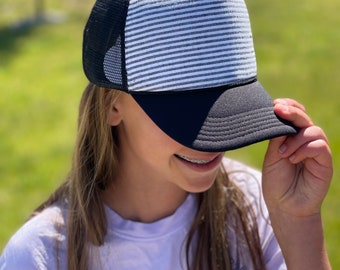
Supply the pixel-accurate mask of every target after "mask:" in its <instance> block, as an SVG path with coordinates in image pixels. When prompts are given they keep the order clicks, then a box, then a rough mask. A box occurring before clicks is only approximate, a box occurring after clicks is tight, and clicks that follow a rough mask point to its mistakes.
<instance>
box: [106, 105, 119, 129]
mask: <svg viewBox="0 0 340 270" xmlns="http://www.w3.org/2000/svg"><path fill="white" fill-rule="evenodd" d="M119 108H120V106H119V102H117V101H116V102H114V103H113V104H112V105H111V107H110V110H109V116H108V119H107V121H108V124H109V125H111V126H118V125H119V124H120V122H121V121H122V116H121V112H120V110H119Z"/></svg>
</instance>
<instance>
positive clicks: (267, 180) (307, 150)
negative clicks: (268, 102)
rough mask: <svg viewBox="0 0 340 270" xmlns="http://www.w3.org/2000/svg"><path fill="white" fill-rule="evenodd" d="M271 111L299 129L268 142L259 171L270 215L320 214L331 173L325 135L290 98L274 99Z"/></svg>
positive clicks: (330, 161)
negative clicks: (261, 167)
mask: <svg viewBox="0 0 340 270" xmlns="http://www.w3.org/2000/svg"><path fill="white" fill-rule="evenodd" d="M274 111H275V113H276V114H277V115H278V116H279V117H281V118H283V119H285V120H287V121H290V122H292V123H293V124H294V125H295V126H296V127H298V128H299V129H300V130H299V132H298V134H296V135H294V136H283V137H279V138H275V139H272V140H271V141H270V142H269V146H268V149H267V153H266V156H265V160H264V164H263V171H262V172H263V193H264V198H265V201H266V204H267V207H268V210H269V213H275V214H278V213H282V214H284V215H288V216H294V217H308V216H312V215H315V214H320V208H321V204H322V202H323V200H324V198H325V196H326V193H327V191H328V188H329V185H330V181H331V178H332V174H333V169H332V157H331V150H330V148H329V145H328V141H327V138H326V135H325V134H324V132H323V131H322V129H320V128H319V127H317V126H315V125H314V124H313V122H312V120H311V119H310V118H309V117H308V115H307V114H306V111H305V108H304V107H303V106H302V105H301V104H299V103H298V102H296V101H294V100H292V99H277V100H275V101H274Z"/></svg>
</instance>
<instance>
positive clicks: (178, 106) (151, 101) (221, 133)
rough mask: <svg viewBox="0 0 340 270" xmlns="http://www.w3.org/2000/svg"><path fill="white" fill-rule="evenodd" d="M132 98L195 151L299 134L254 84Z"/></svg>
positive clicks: (235, 146) (223, 149)
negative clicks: (277, 112)
mask: <svg viewBox="0 0 340 270" xmlns="http://www.w3.org/2000/svg"><path fill="white" fill-rule="evenodd" d="M131 95H132V96H133V97H134V99H135V100H136V101H137V103H138V104H139V105H140V106H141V107H142V108H143V110H144V111H145V112H146V114H147V115H148V116H149V117H150V118H151V119H152V120H153V121H154V122H155V124H156V125H157V126H158V127H159V128H160V129H162V130H163V131H164V132H165V133H166V134H167V135H169V136H170V137H171V138H173V139H174V140H175V141H177V142H179V143H180V144H182V145H184V146H187V147H189V148H192V149H196V150H199V151H207V152H220V151H227V150H233V149H236V148H241V147H244V146H247V145H250V144H253V143H257V142H260V141H264V140H267V139H271V138H274V137H279V136H283V135H291V134H296V132H297V128H295V127H294V126H293V125H292V124H291V123H289V122H287V121H284V120H283V119H280V118H279V117H277V116H276V115H275V113H274V110H273V101H272V99H271V97H270V96H269V95H268V93H267V92H266V90H265V89H264V88H263V87H262V85H261V84H260V83H259V82H258V81H254V82H252V83H248V84H245V85H241V86H237V87H233V88H229V89H226V88H225V87H219V88H216V89H205V90H202V91H198V90H195V91H184V92H172V93H169V92H167V93H157V94H156V93H152V94H146V93H132V94H131Z"/></svg>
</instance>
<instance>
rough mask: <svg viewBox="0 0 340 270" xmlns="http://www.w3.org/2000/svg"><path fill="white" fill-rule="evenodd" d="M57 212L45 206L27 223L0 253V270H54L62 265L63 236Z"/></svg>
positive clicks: (63, 263) (63, 256) (63, 262)
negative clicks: (44, 208) (45, 208)
mask: <svg viewBox="0 0 340 270" xmlns="http://www.w3.org/2000/svg"><path fill="white" fill-rule="evenodd" d="M58 219H59V216H58V211H55V209H47V210H45V211H44V212H43V213H40V214H39V215H37V216H36V217H34V218H32V219H31V220H29V221H28V222H26V223H25V224H24V225H23V226H22V227H21V228H20V229H19V230H18V231H17V232H16V233H15V234H14V235H13V236H12V238H11V239H10V240H9V242H8V243H7V245H6V247H5V248H4V250H3V252H2V254H1V256H0V270H13V269H16V270H35V269H37V270H38V269H39V270H47V269H48V270H51V269H52V270H53V269H58V268H59V269H66V268H65V267H63V266H65V252H64V251H65V248H64V245H65V235H64V234H63V233H62V231H63V230H64V229H63V226H62V225H61V224H60V223H59V222H57V220H58Z"/></svg>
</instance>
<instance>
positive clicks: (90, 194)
mask: <svg viewBox="0 0 340 270" xmlns="http://www.w3.org/2000/svg"><path fill="white" fill-rule="evenodd" d="M119 93H120V92H119V91H117V90H112V89H106V88H101V87H97V86H95V85H93V84H91V83H90V84H89V85H88V86H87V88H86V89H85V91H84V93H83V96H82V99H81V102H80V108H79V118H78V134H77V140H76V145H75V150H74V155H73V161H72V168H71V170H70V173H69V175H68V177H67V179H66V180H65V182H64V183H62V184H61V185H60V187H59V188H58V189H57V190H56V191H55V192H54V193H53V194H52V195H51V196H50V197H49V199H48V200H46V201H45V202H44V203H43V204H41V205H40V206H39V207H38V208H37V209H36V211H35V212H34V214H37V213H39V212H40V211H42V210H43V209H44V208H46V207H48V206H49V205H51V204H53V203H55V202H57V201H60V200H65V201H66V203H67V208H68V217H67V225H66V226H67V239H68V240H67V241H68V242H67V265H68V269H69V270H77V269H89V268H90V267H89V266H90V265H91V264H92V263H91V262H92V261H93V260H92V258H91V254H90V251H89V245H88V244H89V243H90V244H91V245H92V246H101V245H103V243H104V238H105V235H106V231H107V223H106V216H105V212H104V208H103V202H102V200H101V192H102V189H105V187H106V186H107V185H108V184H109V182H110V181H112V180H113V179H114V178H115V175H114V174H115V171H116V168H117V159H118V157H117V147H118V146H117V140H118V138H117V135H116V132H115V128H113V127H111V126H110V125H109V124H108V121H107V116H108V111H109V110H110V108H111V106H112V104H113V102H114V101H115V100H116V99H117V98H118V96H119ZM198 200H199V209H198V212H197V216H196V218H195V220H194V222H193V224H192V227H191V230H190V232H189V235H188V241H187V245H186V254H187V267H188V269H191V270H203V269H204V270H218V269H223V270H225V269H231V258H230V250H231V249H233V248H236V247H234V246H229V244H228V233H227V231H228V230H227V227H228V226H233V227H235V228H233V229H234V231H235V232H236V233H237V235H238V236H239V238H240V241H245V242H246V243H247V247H248V250H247V251H245V252H249V254H250V256H251V259H252V262H253V266H254V269H258V270H260V269H264V268H265V267H264V262H263V258H262V251H261V245H260V240H259V236H258V231H257V226H256V221H255V216H254V214H253V212H252V210H251V208H250V207H249V206H248V203H247V202H246V199H245V197H244V195H243V193H242V192H241V191H240V190H239V189H238V188H237V187H236V186H235V185H234V184H233V183H232V181H229V179H228V175H227V173H225V172H224V171H223V170H222V169H221V171H220V173H219V176H218V177H217V179H216V181H215V182H214V184H213V185H212V187H211V188H210V189H209V190H207V191H206V192H203V193H201V194H199V195H198ZM195 232H198V235H199V237H198V243H197V245H196V248H195V251H194V254H193V258H189V254H190V252H189V250H190V245H191V243H192V239H193V236H194V234H195ZM96 261H98V260H96ZM189 261H192V262H193V265H190V263H189Z"/></svg>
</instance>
